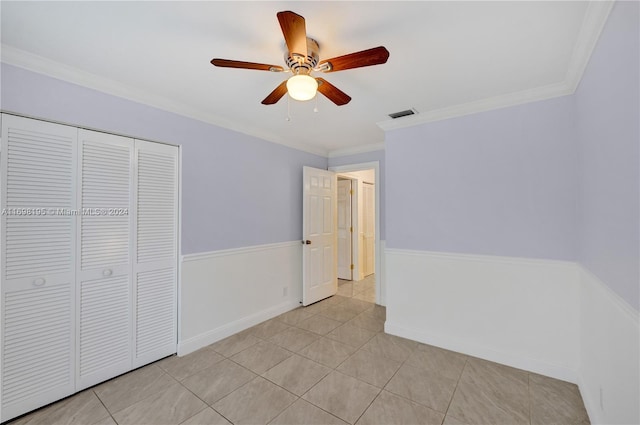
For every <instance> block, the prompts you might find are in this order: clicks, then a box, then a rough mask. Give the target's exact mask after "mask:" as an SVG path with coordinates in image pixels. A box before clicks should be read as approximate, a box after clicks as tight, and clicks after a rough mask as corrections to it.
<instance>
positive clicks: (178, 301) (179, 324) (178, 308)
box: [132, 145, 182, 347]
mask: <svg viewBox="0 0 640 425" xmlns="http://www.w3.org/2000/svg"><path fill="white" fill-rule="evenodd" d="M177 219H178V236H177V238H178V241H177V242H178V252H177V254H178V255H176V261H177V263H178V264H177V267H176V272H177V273H178V276H177V283H178V285H177V286H178V288H177V291H178V292H177V294H176V304H177V305H176V315H177V320H176V326H177V332H176V347H177V346H178V344H179V342H180V336H181V334H182V331H181V327H182V316H181V313H182V307H181V306H182V303H181V301H182V258H181V256H180V254H181V253H182V145H179V146H178V218H177ZM132 246H133V245H132Z"/></svg>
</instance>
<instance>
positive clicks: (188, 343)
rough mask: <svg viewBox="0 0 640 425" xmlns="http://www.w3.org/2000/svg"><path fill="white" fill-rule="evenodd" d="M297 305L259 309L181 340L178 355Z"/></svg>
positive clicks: (292, 303)
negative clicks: (249, 314)
mask: <svg viewBox="0 0 640 425" xmlns="http://www.w3.org/2000/svg"><path fill="white" fill-rule="evenodd" d="M298 307H300V303H299V302H298V301H288V302H285V303H282V304H280V305H277V306H275V307H272V308H268V309H266V310H262V311H259V312H257V313H255V314H252V315H251V316H246V317H243V318H242V319H238V320H235V321H233V322H230V323H227V324H225V325H223V326H220V327H218V328H216V329H212V330H210V331H208V332H205V333H203V334H200V335H197V336H194V337H192V338H189V339H186V340H184V341H181V342H179V343H178V356H185V355H187V354H189V353H192V352H194V351H196V350H198V349H200V348H202V347H205V346H207V345H209V344H213V343H214V342H217V341H220V340H222V339H224V338H227V337H229V336H231V335H233V334H236V333H238V332H241V331H243V330H245V329H248V328H250V327H252V326H255V325H257V324H259V323H262V322H264V321H265V320H269V319H271V318H273V317H276V316H278V315H280V314H283V313H286V312H287V311H290V310H293V309H294V308H298Z"/></svg>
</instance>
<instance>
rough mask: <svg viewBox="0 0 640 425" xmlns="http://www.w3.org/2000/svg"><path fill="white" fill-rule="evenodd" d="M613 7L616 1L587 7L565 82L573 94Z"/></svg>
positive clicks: (595, 2) (591, 2) (602, 2)
mask: <svg viewBox="0 0 640 425" xmlns="http://www.w3.org/2000/svg"><path fill="white" fill-rule="evenodd" d="M613 5H614V1H590V2H589V5H588V6H587V11H586V12H585V14H584V18H583V19H582V25H581V27H580V32H579V33H578V39H577V40H576V44H575V45H574V46H573V53H572V54H571V59H570V60H569V67H568V68H567V75H566V76H565V80H564V81H565V83H566V84H567V86H568V87H569V88H570V89H571V93H574V92H575V91H576V89H577V88H578V85H579V84H580V80H581V79H582V75H583V74H584V71H585V69H586V68H587V65H588V64H589V59H590V58H591V54H592V53H593V50H594V49H595V47H596V44H597V43H598V40H599V39H600V34H602V30H603V29H604V25H605V24H606V23H607V18H608V17H609V13H611V9H613Z"/></svg>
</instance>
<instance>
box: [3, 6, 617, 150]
mask: <svg viewBox="0 0 640 425" xmlns="http://www.w3.org/2000/svg"><path fill="white" fill-rule="evenodd" d="M0 7H1V15H2V16H1V18H2V33H1V37H2V47H3V49H2V60H3V61H5V62H7V63H12V64H14V65H18V66H22V67H25V68H29V69H33V70H35V71H38V72H44V73H47V74H49V75H52V76H55V77H58V78H63V79H66V80H70V81H72V82H76V83H79V84H83V85H86V86H89V87H93V88H96V89H99V90H102V91H106V92H110V93H113V94H117V95H120V96H124V97H127V98H130V99H133V100H136V101H138V102H142V103H146V104H150V105H152V106H157V107H160V108H162V109H166V110H170V111H174V112H177V113H180V114H183V115H188V116H191V117H194V118H197V119H200V120H204V121H207V122H211V123H214V124H217V125H221V126H224V127H228V128H232V129H235V130H239V131H242V132H244V133H247V134H252V135H256V136H259V137H262V138H265V139H267V140H271V141H274V142H278V143H283V144H287V145H290V146H297V147H302V148H303V149H305V150H308V151H311V152H316V153H320V154H337V153H348V152H357V151H364V150H372V149H375V148H379V146H380V144H381V143H383V141H384V131H383V130H382V128H392V127H397V126H403V125H407V124H413V123H418V122H424V121H429V120H434V119H440V118H446V117H448V116H454V115H460V114H465V113H469V112H477V111H479V110H486V109H492V108H496V107H502V106H507V105H510V104H517V103H522V102H526V101H531V100H537V99H541V98H548V97H553V96H558V95H562V94H568V93H570V92H572V91H573V90H574V89H575V86H576V85H577V83H578V81H579V78H580V76H581V74H582V70H583V69H584V66H585V64H586V62H587V60H588V57H589V55H590V53H591V50H592V48H593V45H594V44H595V41H596V40H597V37H598V35H599V32H600V30H601V28H602V25H603V24H604V21H605V19H606V16H607V14H608V11H609V9H610V5H608V6H607V7H604V6H602V3H589V2H581V1H570V2H561V1H548V2H544V1H540V2H518V1H512V2H507V1H505V2H482V1H471V2H453V1H449V2H427V1H413V2H397V1H390V2H377V1H376V2H364V1H357V2H328V1H322V2H306V1H297V2H282V1H278V2H272V1H259V2H243V1H233V2H205V1H201V2H177V1H175V2H147V1H144V2H131V1H126V2H9V1H2V2H1V3H0ZM282 10H293V11H294V12H296V13H298V14H300V15H302V16H304V17H305V18H306V25H307V34H308V35H309V36H310V37H312V38H314V39H316V40H317V41H318V42H319V43H320V59H321V60H322V59H323V58H324V59H327V58H330V57H334V56H339V55H342V54H346V53H351V52H354V51H359V50H364V49H367V48H371V47H375V46H379V45H384V46H386V48H387V49H388V50H389V52H390V58H389V61H388V62H387V63H386V64H384V65H379V66H374V67H368V68H359V69H353V70H347V71H341V72H336V73H331V74H325V75H324V76H323V77H324V78H326V79H327V80H328V81H330V82H331V83H333V84H334V85H336V86H337V87H339V88H340V89H342V90H343V91H345V92H346V93H348V94H349V95H350V96H351V97H352V98H353V100H352V101H351V103H349V104H348V105H346V106H341V107H338V106H335V105H334V104H332V103H331V102H330V101H328V100H327V99H326V98H324V97H322V96H319V99H318V109H319V112H318V113H314V112H313V108H314V101H310V102H295V101H291V102H290V115H291V121H287V120H286V119H285V118H286V117H287V103H288V102H287V98H286V97H285V98H283V99H282V100H280V102H279V103H278V104H276V105H273V106H264V105H262V104H260V101H261V100H262V99H263V98H264V97H265V96H266V95H267V94H268V93H270V92H271V91H272V90H273V89H274V88H275V87H276V86H277V85H278V84H279V83H280V82H281V81H283V80H284V79H285V78H286V77H287V74H281V73H270V72H262V71H251V70H237V69H228V68H215V67H213V66H212V65H211V64H210V63H209V61H210V60H211V59H212V58H214V57H220V58H226V59H237V60H243V61H253V62H262V63H268V64H276V65H283V64H284V60H283V55H284V52H285V44H284V40H283V38H282V33H281V31H280V27H279V24H278V21H277V19H276V12H278V11H282ZM409 108H415V109H416V110H417V111H418V112H419V113H420V114H419V115H417V116H414V117H410V118H402V119H399V120H395V121H393V122H390V121H389V122H387V121H388V120H389V117H388V116H387V114H389V113H392V112H397V111H400V110H405V109H409ZM377 123H379V125H377ZM381 127H382V128H381Z"/></svg>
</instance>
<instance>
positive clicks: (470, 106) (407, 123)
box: [377, 82, 572, 131]
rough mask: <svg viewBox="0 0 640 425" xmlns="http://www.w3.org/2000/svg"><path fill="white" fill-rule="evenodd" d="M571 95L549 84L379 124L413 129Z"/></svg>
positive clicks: (384, 126)
mask: <svg viewBox="0 0 640 425" xmlns="http://www.w3.org/2000/svg"><path fill="white" fill-rule="evenodd" d="M571 93H572V92H571V90H570V88H569V87H567V85H566V84H565V83H564V82H562V83H557V84H549V85H547V86H542V87H538V88H534V89H529V90H523V91H519V92H515V93H508V94H505V95H501V96H495V97H490V98H487V99H481V100H476V101H473V102H468V103H462V104H459V105H454V106H449V107H447V108H442V109H435V110H432V111H427V112H424V113H419V114H416V115H409V116H406V117H402V118H396V119H391V120H385V121H380V122H378V123H377V124H378V126H379V127H380V128H382V129H383V130H385V131H389V130H396V129H399V128H405V127H413V126H415V125H419V124H424V123H428V122H434V121H441V120H446V119H449V118H456V117H461V116H464V115H471V114H475V113H478V112H486V111H492V110H494V109H500V108H506V107H509V106H516V105H521V104H524V103H530V102H536V101H539V100H545V99H551V98H554V97H559V96H566V95H568V94H571Z"/></svg>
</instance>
